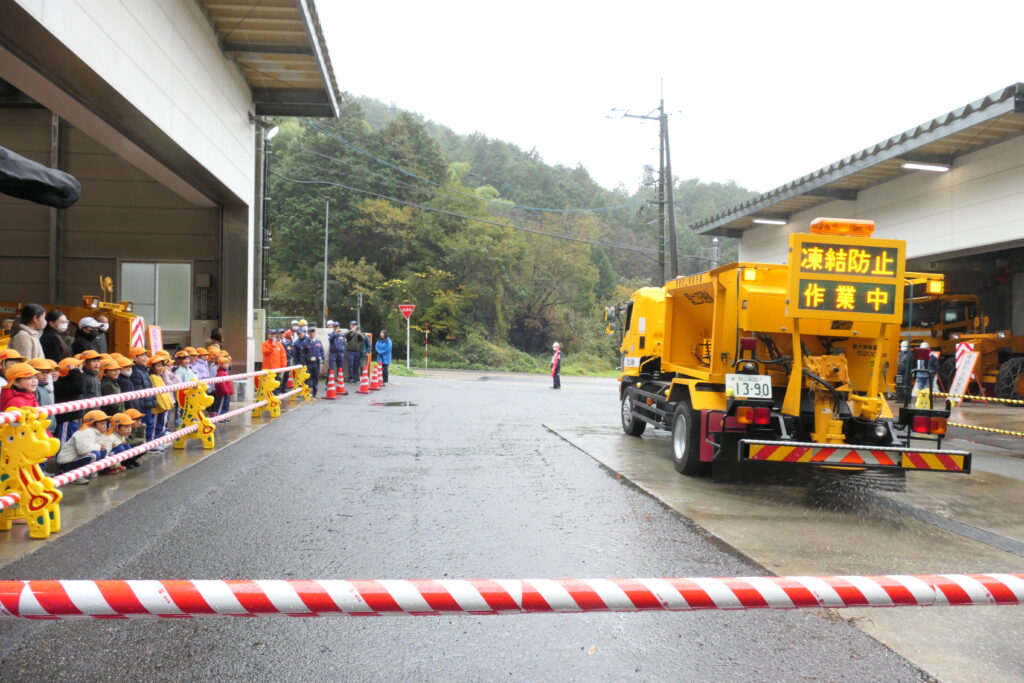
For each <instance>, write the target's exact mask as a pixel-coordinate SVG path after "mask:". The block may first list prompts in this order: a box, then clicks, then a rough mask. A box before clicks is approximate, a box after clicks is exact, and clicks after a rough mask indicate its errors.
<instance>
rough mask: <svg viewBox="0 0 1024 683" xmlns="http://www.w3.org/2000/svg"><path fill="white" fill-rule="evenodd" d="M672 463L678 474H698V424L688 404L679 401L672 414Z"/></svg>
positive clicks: (701, 466) (699, 464)
mask: <svg viewBox="0 0 1024 683" xmlns="http://www.w3.org/2000/svg"><path fill="white" fill-rule="evenodd" d="M672 464H673V465H675V468H676V471H677V472H679V473H680V474H688V475H694V474H700V473H701V471H703V470H704V469H706V468H705V467H704V463H702V462H701V461H700V426H699V425H698V424H697V419H696V416H695V415H694V412H693V410H691V409H690V406H689V405H688V404H686V403H680V404H679V405H677V406H676V412H675V414H674V415H673V416H672Z"/></svg>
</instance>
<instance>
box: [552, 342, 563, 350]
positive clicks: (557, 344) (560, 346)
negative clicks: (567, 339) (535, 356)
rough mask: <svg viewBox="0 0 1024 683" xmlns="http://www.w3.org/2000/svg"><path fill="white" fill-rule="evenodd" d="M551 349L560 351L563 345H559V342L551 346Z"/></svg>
mask: <svg viewBox="0 0 1024 683" xmlns="http://www.w3.org/2000/svg"><path fill="white" fill-rule="evenodd" d="M551 348H552V349H560V348H562V345H561V344H559V343H558V342H555V343H554V344H552V345H551Z"/></svg>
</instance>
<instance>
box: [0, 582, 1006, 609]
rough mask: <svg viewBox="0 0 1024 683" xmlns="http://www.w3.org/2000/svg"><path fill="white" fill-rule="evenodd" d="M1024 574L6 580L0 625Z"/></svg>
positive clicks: (586, 605) (981, 588)
mask: <svg viewBox="0 0 1024 683" xmlns="http://www.w3.org/2000/svg"><path fill="white" fill-rule="evenodd" d="M1022 603H1024V574H942V575H920V576H897V575H892V576H820V577H812V576H790V577H782V576H754V577H744V578H718V579H705V578H691V579H530V580H525V579H507V580H501V579H493V580H489V579H484V580H454V579H443V580H414V581H405V580H380V581H368V580H355V581H338V580H322V581H313V580H306V581H303V580H271V581H248V580H240V581H182V580H170V581H145V580H143V581H137V580H132V581H77V580H75V581H0V617H22V618H26V619H67V618H75V617H79V618H81V617H84V618H94V619H136V618H145V617H165V618H182V617H201V616H202V617H205V616H235V617H256V616H289V617H312V616H386V615H404V614H409V615H420V616H438V615H449V614H473V615H484V614H521V613H559V612H571V613H581V612H642V611H666V612H685V611H691V610H703V609H723V610H726V609H728V610H734V609H795V608H801V607H806V608H823V607H828V608H841V607H910V606H916V607H928V606H951V605H1019V604H1022Z"/></svg>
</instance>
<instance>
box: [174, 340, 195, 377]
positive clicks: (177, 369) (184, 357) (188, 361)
mask: <svg viewBox="0 0 1024 683" xmlns="http://www.w3.org/2000/svg"><path fill="white" fill-rule="evenodd" d="M194 353H195V349H193V348H192V347H191V346H187V347H185V348H183V349H182V350H181V351H178V352H177V353H175V354H174V376H175V377H177V378H178V382H180V383H184V382H191V381H193V380H195V379H198V378H197V377H196V373H195V370H193V369H192V356H193V354H194Z"/></svg>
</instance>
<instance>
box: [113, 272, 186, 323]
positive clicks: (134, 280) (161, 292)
mask: <svg viewBox="0 0 1024 683" xmlns="http://www.w3.org/2000/svg"><path fill="white" fill-rule="evenodd" d="M120 285H121V301H131V302H132V304H133V305H134V306H133V309H132V311H133V312H134V313H135V314H136V315H141V316H142V317H143V318H145V320H146V322H147V323H150V322H151V323H152V324H153V325H159V326H160V327H161V328H163V330H164V331H172V332H180V331H187V330H189V329H190V328H191V321H192V264H191V263H155V262H152V261H122V262H121V277H120Z"/></svg>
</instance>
